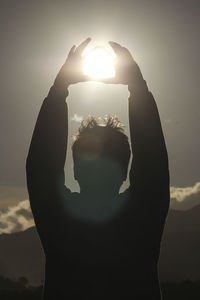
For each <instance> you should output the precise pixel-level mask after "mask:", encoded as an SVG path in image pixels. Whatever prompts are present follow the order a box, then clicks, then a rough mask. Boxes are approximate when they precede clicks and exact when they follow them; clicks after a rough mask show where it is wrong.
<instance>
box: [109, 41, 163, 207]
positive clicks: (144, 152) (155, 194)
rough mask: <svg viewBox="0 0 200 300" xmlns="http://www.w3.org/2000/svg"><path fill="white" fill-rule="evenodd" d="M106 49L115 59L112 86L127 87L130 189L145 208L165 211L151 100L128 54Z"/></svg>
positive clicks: (159, 146) (119, 49) (159, 132)
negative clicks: (131, 157)
mask: <svg viewBox="0 0 200 300" xmlns="http://www.w3.org/2000/svg"><path fill="white" fill-rule="evenodd" d="M110 45H111V46H112V48H113V50H114V51H115V53H116V56H117V61H116V77H115V79H114V83H121V84H125V85H128V89H129V91H130V97H129V100H128V101H129V103H128V106H129V125H130V137H131V147H132V154H133V160H132V167H131V172H130V188H131V190H133V191H134V192H135V193H136V194H138V196H139V197H140V199H145V198H146V200H145V201H146V204H148V205H151V207H154V208H155V207H157V208H160V207H162V208H163V210H165V211H167V209H168V205H169V171H168V157H167V150H166V146H165V141H164V136H163V132H162V127H161V122H160V118H159V113H158V109H157V106H156V103H155V100H154V98H153V95H152V94H151V93H150V92H149V90H148V87H147V85H146V82H145V81H144V79H143V76H142V74H141V71H140V69H139V67H138V65H137V63H136V62H135V61H134V59H133V57H132V55H131V54H130V52H129V51H128V50H127V49H126V48H124V47H122V46H120V45H119V44H117V43H115V42H110ZM141 201H142V200H141ZM146 204H145V205H146Z"/></svg>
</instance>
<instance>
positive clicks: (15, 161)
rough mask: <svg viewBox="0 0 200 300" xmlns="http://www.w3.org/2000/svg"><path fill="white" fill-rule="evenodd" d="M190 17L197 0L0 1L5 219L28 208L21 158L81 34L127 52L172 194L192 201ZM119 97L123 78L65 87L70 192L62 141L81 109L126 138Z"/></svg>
mask: <svg viewBox="0 0 200 300" xmlns="http://www.w3.org/2000/svg"><path fill="white" fill-rule="evenodd" d="M199 14H200V2H199V1H194V0H193V1H185V0H182V1H181V0H180V1H178V0H173V1H172V0H168V1H158V0H137V1H134V0H130V1H129V0H124V1H121V0H120V1H118V0H115V1H114V0H109V1H105V0H102V1H97V0H93V1H92V0H91V1H89V0H86V1H80V0H79V1H77V0H73V1H29V0H26V1H25V0H18V1H10V0H8V1H5V0H3V1H1V4H0V25H1V26H0V39H1V41H0V44H1V51H0V63H1V64H0V65H1V68H0V136H1V147H0V165H1V167H0V211H1V214H3V215H2V216H3V217H4V218H6V214H8V213H9V212H10V211H12V212H15V213H16V211H18V209H19V210H20V211H21V207H22V206H23V207H24V209H28V206H27V203H26V202H24V201H25V200H26V201H27V199H28V194H27V190H26V177H25V161H26V156H27V153H28V148H29V144H30V140H31V136H32V132H33V128H34V125H35V122H36V118H37V115H38V112H39V109H40V107H41V104H42V101H43V99H44V98H45V96H46V95H47V93H48V90H49V88H50V87H51V85H52V84H53V81H54V79H55V76H56V74H57V72H58V70H59V68H60V67H61V65H62V64H63V62H64V61H65V59H66V56H67V54H68V51H69V49H70V48H71V47H72V45H74V44H75V45H78V44H80V43H81V42H82V41H83V40H84V39H85V38H87V37H91V38H92V42H91V47H93V46H96V45H106V44H107V42H108V41H110V40H112V41H117V42H119V43H120V44H122V45H124V46H125V47H127V48H128V49H129V50H130V51H131V53H132V55H133V57H134V59H135V60H136V61H137V63H138V64H139V66H140V68H141V71H142V74H143V77H144V79H145V80H146V82H147V84H148V87H149V89H150V90H151V92H152V93H153V95H154V97H155V100H156V102H157V106H158V109H159V113H160V117H161V122H162V127H163V131H164V135H165V140H166V144H167V149H168V155H169V164H170V178H171V187H172V190H171V192H172V201H174V203H175V204H177V203H178V207H180V208H181V207H182V208H183V207H185V208H188V207H190V204H191V203H193V204H194V203H195V204H196V203H200V168H199V161H200V139H199V125H200V101H199V100H200V99H199V94H200V92H199V84H200V59H199V53H200V40H199V36H200V18H199ZM128 96H129V93H128V90H127V87H125V86H122V85H105V84H94V83H80V84H77V85H74V86H72V87H70V95H69V97H68V98H67V102H68V106H69V142H68V153H67V162H66V168H65V172H66V185H67V186H68V187H70V188H71V190H72V191H77V190H78V185H77V183H76V182H75V180H74V179H73V163H72V157H71V149H70V145H71V137H72V135H73V134H74V133H75V132H76V131H77V129H78V126H79V125H80V119H81V118H84V117H86V116H88V115H89V114H92V115H95V116H104V115H109V114H110V115H117V116H118V117H119V119H120V120H121V121H122V122H123V123H124V125H125V130H126V133H127V134H128V135H129V128H128V118H127V116H128V115H127V98H128ZM127 185H128V182H126V183H125V184H124V185H123V187H122V190H123V189H125V188H126V187H127ZM177 201H178V202H177ZM180 202H181V205H180ZM24 203H25V204H24ZM184 203H185V204H184ZM188 203H189V204H188ZM184 205H185V206H184ZM8 207H12V209H10V208H9V209H8ZM19 215H20V214H18V216H19ZM25 215H26V214H24V213H23V214H22V215H21V216H23V217H24V216H25ZM24 218H25V217H24ZM29 219H30V218H29ZM29 219H28V220H29ZM6 220H7V219H6ZM24 220H25V219H24ZM26 220H27V219H26ZM21 222H22V223H23V222H25V221H23V220H22V221H21ZM31 222H32V221H31ZM23 224H25V223H23ZM31 224H32V223H31ZM26 226H27V225H26ZM4 227H5V226H4ZM22 227H23V226H22ZM0 228H1V226H0ZM5 228H7V229H6V230H7V232H9V230H13V229H8V227H5ZM9 228H14V227H12V226H11V227H9ZM23 228H24V227H23ZM0 232H1V231H0Z"/></svg>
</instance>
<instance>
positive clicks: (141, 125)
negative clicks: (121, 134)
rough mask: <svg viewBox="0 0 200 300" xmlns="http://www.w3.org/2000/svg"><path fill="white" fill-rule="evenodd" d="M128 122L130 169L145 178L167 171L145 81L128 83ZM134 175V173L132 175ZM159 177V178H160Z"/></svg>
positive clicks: (159, 126) (157, 122)
mask: <svg viewBox="0 0 200 300" xmlns="http://www.w3.org/2000/svg"><path fill="white" fill-rule="evenodd" d="M129 91H130V97H129V124H130V136H131V145H132V152H133V165H134V171H135V173H136V174H137V173H138V172H141V169H142V170H143V171H144V172H145V174H146V178H147V180H148V179H149V177H150V176H151V177H152V176H154V177H157V178H159V176H160V175H162V176H164V174H165V175H166V176H167V174H168V158H167V150H166V146H165V141H164V136H163V132H162V127H161V122H160V118H159V113H158V109H157V106H156V103H155V100H154V98H153V96H152V94H151V93H150V92H149V91H148V88H147V85H146V83H145V81H140V82H138V83H137V84H135V87H134V88H132V87H131V86H129ZM136 176H137V175H136ZM161 179H162V178H161Z"/></svg>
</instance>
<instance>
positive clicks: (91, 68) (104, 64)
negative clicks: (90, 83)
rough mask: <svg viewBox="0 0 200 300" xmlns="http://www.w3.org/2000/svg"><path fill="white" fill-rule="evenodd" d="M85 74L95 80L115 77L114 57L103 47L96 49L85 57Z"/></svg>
mask: <svg viewBox="0 0 200 300" xmlns="http://www.w3.org/2000/svg"><path fill="white" fill-rule="evenodd" d="M83 73H84V74H85V75H87V76H90V77H92V78H94V79H103V78H112V77H115V67H114V57H113V56H112V55H111V54H110V53H109V52H108V51H107V50H106V49H104V48H103V47H96V48H94V49H93V50H91V51H90V52H89V53H88V54H86V55H85V59H84V62H83Z"/></svg>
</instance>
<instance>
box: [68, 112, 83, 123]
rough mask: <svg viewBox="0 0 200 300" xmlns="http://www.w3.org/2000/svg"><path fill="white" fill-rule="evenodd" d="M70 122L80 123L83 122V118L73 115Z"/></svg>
mask: <svg viewBox="0 0 200 300" xmlns="http://www.w3.org/2000/svg"><path fill="white" fill-rule="evenodd" d="M70 120H71V121H74V122H77V123H80V122H81V121H83V116H79V115H78V114H74V115H73V117H72V118H71V119H70Z"/></svg>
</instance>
